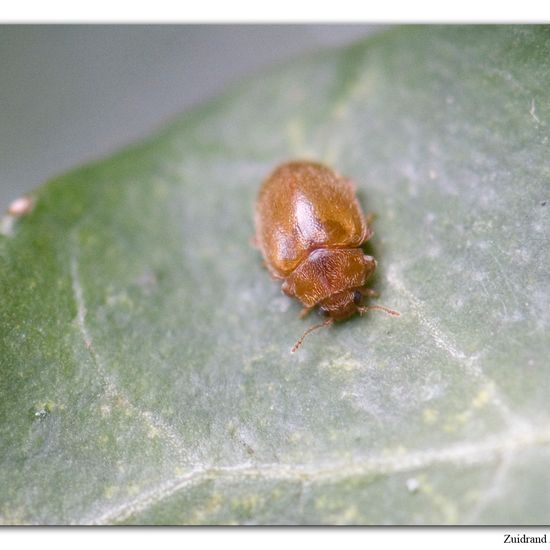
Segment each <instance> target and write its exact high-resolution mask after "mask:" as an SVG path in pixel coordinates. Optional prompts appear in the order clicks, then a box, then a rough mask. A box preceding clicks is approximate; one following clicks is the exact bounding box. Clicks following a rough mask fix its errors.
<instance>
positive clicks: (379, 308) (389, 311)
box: [357, 305, 401, 317]
mask: <svg viewBox="0 0 550 550" xmlns="http://www.w3.org/2000/svg"><path fill="white" fill-rule="evenodd" d="M369 309H376V310H377V311H383V312H385V313H387V314H388V315H392V316H393V317H401V313H399V311H395V309H390V308H389V307H386V306H379V305H372V306H361V307H358V308H357V311H358V312H359V313H360V314H361V315H363V313H366V312H367V311H368V310H369Z"/></svg>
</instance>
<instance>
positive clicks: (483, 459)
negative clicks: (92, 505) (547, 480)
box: [69, 228, 550, 524]
mask: <svg viewBox="0 0 550 550" xmlns="http://www.w3.org/2000/svg"><path fill="white" fill-rule="evenodd" d="M76 229H78V228H76ZM73 234H74V235H76V230H75V232H74V233H73ZM73 242H74V239H73ZM77 250H78V249H77V247H76V246H73V249H72V254H71V256H70V269H69V271H70V275H71V283H72V290H73V299H74V302H75V305H76V310H77V315H76V319H75V322H76V324H77V326H78V329H79V331H80V333H81V335H82V338H83V341H84V345H85V347H86V349H87V350H88V351H89V353H90V355H91V358H92V360H93V362H94V364H95V366H96V368H97V370H98V373H99V374H100V375H101V377H102V378H103V379H104V381H105V394H106V396H107V397H108V398H110V399H113V398H118V399H119V400H121V401H122V403H123V404H124V406H126V407H127V408H128V409H129V410H131V411H132V413H135V414H138V415H139V416H140V417H141V418H142V419H143V420H144V421H145V423H146V424H147V425H148V426H149V427H151V428H152V429H154V430H156V431H157V432H158V433H159V434H160V435H161V437H162V438H163V439H164V440H165V441H166V442H167V443H168V444H169V445H170V446H171V447H172V448H173V449H174V450H176V451H177V453H178V454H179V455H180V456H181V457H182V458H188V457H189V455H188V453H187V451H186V449H185V445H184V443H183V441H182V440H181V438H180V437H179V436H178V434H177V432H176V430H175V429H174V428H173V427H172V426H170V425H169V424H168V423H167V422H166V421H164V420H163V419H161V418H158V416H157V415H155V414H154V413H152V412H150V411H145V410H143V409H141V408H140V407H137V406H135V405H133V404H132V403H131V401H130V399H129V398H128V396H127V395H126V394H125V393H124V392H123V391H122V390H121V389H120V388H119V387H118V386H117V384H116V382H115V381H114V380H113V378H112V377H111V376H110V375H109V372H108V369H107V368H106V366H105V365H104V362H103V360H102V358H101V355H100V354H99V352H98V351H97V348H96V346H95V344H94V342H93V340H92V337H91V334H90V331H89V329H88V325H87V322H86V313H87V307H86V303H85V300H84V290H83V288H82V284H81V282H80V276H79V263H78V252H77ZM387 280H388V283H389V284H390V285H392V286H393V287H394V288H395V290H396V291H397V292H398V293H400V294H401V295H402V296H404V297H405V299H406V300H407V302H408V303H409V304H410V307H411V309H410V311H411V312H412V314H413V315H415V316H416V318H417V319H418V321H419V322H420V324H421V325H422V326H423V327H424V328H426V329H427V331H428V333H429V334H430V336H431V338H432V339H433V341H434V344H435V345H436V346H437V347H439V348H440V349H442V350H444V351H445V352H446V353H447V354H448V355H449V356H450V357H451V358H452V359H453V360H455V361H457V362H458V363H459V365H460V366H461V368H462V369H463V371H464V372H465V374H467V375H468V376H470V377H472V378H473V379H475V380H477V381H478V382H479V383H480V384H481V385H482V389H484V390H485V391H487V392H488V395H490V400H491V401H490V402H491V404H492V405H493V406H494V407H495V408H496V409H497V410H498V411H499V413H500V415H501V416H502V418H503V420H504V421H505V422H506V424H507V427H508V429H507V430H506V431H504V432H502V433H499V434H498V435H496V436H493V437H491V438H487V439H485V440H484V441H478V442H476V443H467V442H461V443H457V444H454V445H449V446H447V447H443V448H439V449H428V450H424V451H409V452H405V453H396V454H395V455H394V456H391V455H388V453H387V452H385V453H382V454H380V455H378V456H371V457H365V458H364V459H363V460H358V461H354V462H351V463H350V462H348V463H333V464H330V463H328V464H318V465H315V464H277V463H275V464H270V463H266V464H253V463H244V464H240V465H239V464H237V465H227V466H198V467H195V468H192V469H191V470H190V471H189V472H187V473H185V474H183V475H180V476H177V477H175V478H173V479H171V480H169V481H166V482H163V483H160V484H158V485H157V486H155V487H152V488H150V489H147V490H146V491H143V492H142V493H140V494H138V495H137V496H136V497H134V498H132V499H131V500H128V501H126V502H122V503H120V504H118V505H117V506H115V507H113V508H111V509H108V510H106V511H104V512H102V513H101V514H99V515H95V516H91V517H88V518H85V519H84V521H83V522H82V523H84V524H109V523H117V522H123V521H125V520H127V519H128V518H130V517H131V516H132V515H134V514H138V513H140V512H143V511H145V510H147V509H148V508H150V507H152V506H154V505H156V504H159V503H160V502H162V501H164V500H166V499H168V498H169V497H171V496H173V495H175V494H176V493H178V492H179V491H181V490H184V489H186V488H187V487H189V486H192V485H195V484H198V483H201V482H204V481H211V480H216V479H220V478H221V479H224V480H226V481H230V482H231V481H233V482H239V481H240V480H243V479H248V478H262V479H267V480H274V481H298V482H323V481H332V482H334V481H338V480H343V479H349V478H354V477H365V476H369V475H370V476H376V475H388V474H394V473H400V472H407V471H412V470H419V469H423V468H427V467H429V466H432V465H436V464H453V465H456V466H468V465H474V464H482V463H487V462H491V461H495V460H497V459H501V462H500V464H499V467H498V468H497V469H496V471H495V475H494V479H493V484H492V486H493V487H498V485H499V480H501V478H503V476H505V474H506V472H507V470H508V467H509V464H510V462H511V460H512V458H513V455H514V454H515V453H516V452H518V451H521V450H524V449H525V448H528V447H533V446H537V445H546V444H548V443H550V430H548V431H544V430H537V429H535V428H534V427H533V426H531V425H530V424H529V423H528V422H526V421H524V420H523V419H521V418H519V417H518V416H517V415H516V414H515V413H514V412H513V411H512V410H511V409H510V408H509V406H508V405H507V404H506V403H505V401H504V400H503V399H502V398H501V396H500V395H499V392H498V389H497V386H496V384H495V383H494V382H493V380H491V379H490V378H489V377H487V376H486V375H485V374H484V372H483V370H482V368H481V367H480V365H479V363H478V361H477V358H476V357H469V356H467V355H466V354H465V353H463V352H462V351H460V349H459V348H458V346H457V345H456V343H454V342H453V341H452V340H451V338H450V337H449V336H448V335H447V334H445V333H444V332H443V331H442V330H441V329H439V328H438V326H437V323H436V322H435V321H434V320H433V319H430V317H429V316H428V315H427V314H426V313H425V311H424V309H423V305H422V302H421V301H420V300H419V299H418V298H417V297H416V296H415V295H414V294H413V293H412V292H411V291H410V290H409V289H408V288H407V287H406V285H405V283H404V282H403V281H402V280H401V278H400V277H399V275H398V274H397V273H396V271H395V270H391V269H390V271H389V272H388V276H387ZM490 498H491V491H488V492H487V493H486V495H485V497H484V498H483V499H481V500H480V501H479V502H478V504H477V506H476V507H475V508H474V510H473V511H472V514H471V516H472V518H475V517H476V516H477V514H478V513H479V511H480V510H481V509H482V508H483V507H484V503H486V502H488V501H489V500H490Z"/></svg>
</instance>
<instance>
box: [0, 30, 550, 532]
mask: <svg viewBox="0 0 550 550" xmlns="http://www.w3.org/2000/svg"><path fill="white" fill-rule="evenodd" d="M549 51H550V31H549V30H548V28H544V27H408V28H403V29H396V30H392V31H389V32H387V33H385V34H382V35H379V36H376V37H374V38H372V39H369V40H367V41H366V42H363V43H360V44H358V45H355V46H353V47H351V48H348V49H345V50H338V51H333V52H323V53H322V54H319V55H315V56H312V57H309V58H307V59H304V60H299V61H297V62H294V63H292V64H290V65H287V66H285V67H282V68H277V69H274V70H272V71H270V72H269V73H266V74H263V75H260V76H258V77H257V78H255V79H252V80H249V81H246V82H244V83H243V84H242V85H240V86H239V87H238V88H237V89H234V90H233V91H232V92H231V93H230V94H229V95H226V96H225V97H223V98H222V99H220V100H219V101H216V102H214V103H211V104H209V105H207V106H205V107H204V108H200V109H198V110H196V111H194V112H192V113H191V114H189V115H188V116H185V117H183V118H182V119H181V120H180V121H178V122H176V123H175V124H174V125H172V126H171V127H169V128H168V129H166V130H165V131H163V132H162V133H161V134H160V135H158V136H155V137H153V138H152V139H150V140H148V141H147V142H145V143H142V144H138V145H136V146H135V147H132V148H130V149H128V150H125V151H123V152H121V153H119V154H117V155H115V156H114V157H112V158H110V159H107V160H105V161H101V162H99V163H96V164H94V165H91V166H86V167H84V168H82V169H79V170H77V171H74V172H72V173H70V174H68V175H65V176H63V177H61V178H59V179H57V180H55V181H53V182H50V183H49V184H47V185H45V186H44V187H42V188H40V189H38V190H37V191H36V192H35V193H34V195H33V201H34V208H33V210H32V212H30V213H27V214H25V213H23V214H22V215H20V216H15V215H11V216H8V217H7V218H6V219H5V220H4V223H3V226H2V227H3V232H4V236H2V237H1V238H0V258H1V265H0V289H1V296H2V307H1V311H0V338H1V342H2V344H1V346H2V347H1V350H0V352H1V353H0V362H1V373H2V376H1V382H0V383H1V387H0V396H1V400H0V461H1V466H0V517H1V519H2V520H3V522H4V523H85V524H88V523H109V524H110V523H139V524H143V523H170V524H182V523H213V524H220V523H222V524H226V523H259V524H280V523H287V524H288V523H302V524H304V523H308V524H309V523H330V524H332V523H343V524H353V523H368V524H382V523H384V524H447V523H490V524H498V523H514V524H529V523H535V524H547V523H549V522H550V474H549V471H548V461H549V460H550V446H549V444H550V430H549V420H550V400H549V399H548V392H549V391H550V382H549V380H550V377H549V375H550V364H549V357H550V347H549V343H550V340H549V333H550V293H549V288H550V275H549V274H550V261H549V257H550V256H549V253H548V252H549V250H550V239H549V235H550V231H549V229H550V228H549V214H548V213H549V212H550V187H549V181H550V141H549V139H548V129H549V127H550V126H549V125H550V101H549V95H548V93H549V92H548V91H549V90H550V57H549V55H548V52H549ZM83 131H85V129H84V128H83ZM304 157H307V158H313V159H317V160H320V161H323V162H325V163H327V164H329V165H330V166H332V167H334V168H335V169H337V170H338V171H340V172H341V173H344V174H346V175H348V176H349V177H351V178H352V179H353V180H354V181H355V182H356V183H357V185H358V189H359V198H360V200H361V202H362V204H363V206H364V208H365V209H366V210H367V211H373V212H375V213H376V214H377V218H376V221H375V230H376V235H375V237H374V239H373V241H372V245H371V246H370V248H369V252H371V253H373V254H374V255H375V256H376V258H377V259H378V262H379V270H378V274H377V276H376V278H375V279H374V281H373V286H374V288H375V289H376V290H378V291H379V292H380V299H379V302H380V303H383V304H385V305H388V306H390V307H393V308H396V309H398V310H399V311H400V312H401V314H402V316H401V317H400V318H398V319H395V318H392V317H388V316H386V315H384V314H381V313H377V312H372V313H370V314H369V315H368V316H365V317H363V318H359V317H357V318H354V319H351V320H349V321H347V322H344V323H340V324H339V325H338V326H336V327H331V328H330V329H325V330H322V331H319V332H317V333H315V334H313V335H311V336H310V337H309V339H307V340H306V342H305V344H304V347H303V348H302V349H301V350H300V351H299V352H298V353H296V354H291V353H290V348H291V347H292V345H293V344H294V342H295V341H296V339H297V338H298V337H299V336H300V335H301V334H302V333H303V331H304V330H305V329H306V328H307V327H308V326H310V325H311V324H313V322H314V321H315V320H314V319H307V320H300V319H299V318H298V312H299V310H300V305H299V304H298V303H297V302H291V301H290V300H289V299H287V298H286V297H285V296H283V295H282V294H281V291H280V283H277V282H276V281H273V280H271V279H270V277H269V276H268V274H267V272H266V270H265V269H263V268H262V263H261V258H260V255H259V253H258V251H257V250H255V249H253V248H252V247H251V246H250V237H251V235H252V234H253V214H252V213H253V204H254V200H255V196H256V193H257V191H258V187H259V185H260V183H261V181H262V180H263V178H264V177H266V176H267V174H268V173H269V172H270V171H271V170H272V169H273V168H274V167H275V166H276V165H277V164H279V163H280V162H283V161H286V160H289V159H292V158H304Z"/></svg>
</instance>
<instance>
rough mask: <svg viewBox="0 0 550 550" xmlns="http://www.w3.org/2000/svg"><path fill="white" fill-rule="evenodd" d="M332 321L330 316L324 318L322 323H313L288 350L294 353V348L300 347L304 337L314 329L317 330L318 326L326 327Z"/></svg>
mask: <svg viewBox="0 0 550 550" xmlns="http://www.w3.org/2000/svg"><path fill="white" fill-rule="evenodd" d="M332 323H334V319H333V318H332V317H328V318H327V319H325V320H324V321H323V322H322V323H318V324H317V325H313V326H312V327H309V328H308V329H307V330H306V331H305V332H304V334H302V337H301V338H300V339H299V340H298V341H297V342H296V343H295V344H294V347H293V348H292V349H291V350H290V353H294V352H295V351H296V350H298V349H299V348H300V346H301V345H302V344H303V342H304V340H305V337H306V336H307V335H308V334H309V333H311V332H313V331H314V330H317V329H319V328H323V327H328V326H330V325H332Z"/></svg>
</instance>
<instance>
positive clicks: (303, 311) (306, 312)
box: [298, 307, 313, 319]
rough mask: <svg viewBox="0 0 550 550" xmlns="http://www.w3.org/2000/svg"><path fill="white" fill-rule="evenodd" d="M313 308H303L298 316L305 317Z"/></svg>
mask: <svg viewBox="0 0 550 550" xmlns="http://www.w3.org/2000/svg"><path fill="white" fill-rule="evenodd" d="M312 310H313V308H312V307H304V308H302V311H300V313H299V314H298V317H300V319H304V318H305V317H307V316H308V315H309V314H310V313H311V311H312Z"/></svg>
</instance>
